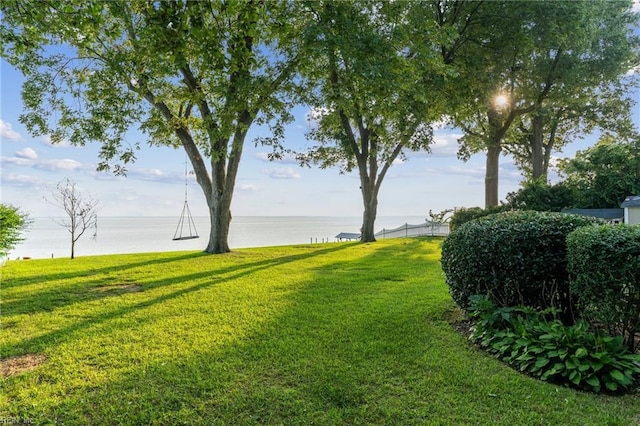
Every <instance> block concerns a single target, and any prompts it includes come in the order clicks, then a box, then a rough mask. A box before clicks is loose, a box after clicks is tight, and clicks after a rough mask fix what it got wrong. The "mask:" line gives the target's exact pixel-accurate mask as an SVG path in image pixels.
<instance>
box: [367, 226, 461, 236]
mask: <svg viewBox="0 0 640 426" xmlns="http://www.w3.org/2000/svg"><path fill="white" fill-rule="evenodd" d="M375 235H376V238H381V239H385V238H408V237H435V236H438V237H445V236H447V235H449V224H447V223H435V222H425V223H421V224H420V225H410V224H408V223H405V224H404V225H402V226H399V227H397V228H393V229H385V228H383V229H382V230H381V231H378V232H376V234H375Z"/></svg>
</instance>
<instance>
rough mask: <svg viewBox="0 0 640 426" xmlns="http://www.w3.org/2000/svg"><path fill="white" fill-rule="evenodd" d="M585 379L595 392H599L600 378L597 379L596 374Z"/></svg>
mask: <svg viewBox="0 0 640 426" xmlns="http://www.w3.org/2000/svg"><path fill="white" fill-rule="evenodd" d="M585 381H586V382H587V383H588V384H589V386H591V387H592V388H593V390H594V391H595V392H600V379H598V378H597V377H596V376H591V377H589V378H588V379H586V380H585Z"/></svg>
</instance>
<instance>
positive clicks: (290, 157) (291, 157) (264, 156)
mask: <svg viewBox="0 0 640 426" xmlns="http://www.w3.org/2000/svg"><path fill="white" fill-rule="evenodd" d="M255 157H256V158H257V159H259V160H261V161H264V162H265V163H281V164H295V165H297V164H298V160H296V156H295V154H292V153H290V152H287V153H284V154H283V155H282V158H280V159H275V160H270V159H269V153H268V152H256V154H255Z"/></svg>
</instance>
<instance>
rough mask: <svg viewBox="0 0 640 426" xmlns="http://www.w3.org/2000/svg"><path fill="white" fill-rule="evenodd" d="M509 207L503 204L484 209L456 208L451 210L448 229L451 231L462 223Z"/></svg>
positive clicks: (506, 209) (504, 210)
mask: <svg viewBox="0 0 640 426" xmlns="http://www.w3.org/2000/svg"><path fill="white" fill-rule="evenodd" d="M510 209H511V207H509V206H507V205H504V204H502V205H499V206H489V207H487V208H486V209H482V208H480V207H468V208H467V207H461V208H457V209H455V210H454V211H453V215H452V216H451V220H450V221H449V229H451V230H452V231H453V230H454V229H456V228H457V227H459V226H460V225H462V224H464V223H467V222H470V221H472V220H475V219H479V218H481V217H485V216H489V215H492V214H496V213H502V212H506V211H508V210H510Z"/></svg>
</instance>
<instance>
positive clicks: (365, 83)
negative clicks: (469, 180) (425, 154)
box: [299, 1, 445, 242]
mask: <svg viewBox="0 0 640 426" xmlns="http://www.w3.org/2000/svg"><path fill="white" fill-rule="evenodd" d="M416 5H418V4H407V3H399V4H398V3H389V2H382V1H381V2H351V3H349V2H325V3H323V4H321V5H320V7H319V8H318V9H317V10H316V11H315V13H316V22H315V24H314V25H313V26H312V27H310V31H309V36H310V39H309V42H310V43H312V44H313V45H314V46H315V47H316V48H315V52H316V56H315V57H314V61H313V63H314V64H315V65H314V66H312V67H309V68H308V69H306V72H305V73H304V75H305V77H306V81H307V83H308V87H309V89H308V90H307V91H306V97H305V99H304V101H305V102H306V103H307V104H309V105H310V106H311V108H312V111H313V113H312V114H311V115H312V117H311V119H312V122H313V123H314V127H313V128H312V129H311V131H310V132H309V134H308V138H309V139H310V140H313V141H315V142H316V145H315V146H312V147H311V148H310V149H309V150H308V151H306V152H304V153H299V159H301V161H302V162H303V163H305V164H309V163H316V164H319V165H320V167H322V168H326V167H331V166H335V165H338V166H339V167H340V169H341V172H350V171H352V170H357V172H358V175H359V178H360V182H359V183H360V192H361V195H362V202H363V218H362V227H361V241H363V242H371V241H375V232H374V231H375V230H374V225H375V220H376V215H377V209H378V195H379V191H380V188H381V186H382V183H383V181H384V178H385V176H386V175H387V172H388V171H389V168H390V167H391V166H392V164H393V162H394V161H395V160H397V159H399V158H404V156H405V154H404V151H405V150H406V151H417V150H428V148H429V145H430V143H431V142H432V137H433V131H432V127H431V124H430V123H431V122H433V121H435V120H437V119H439V118H440V117H441V115H442V113H443V105H442V102H441V99H442V98H441V97H439V96H435V95H434V94H433V93H427V91H426V90H421V89H422V88H423V87H425V86H426V85H427V84H428V81H427V80H428V79H429V78H434V77H439V78H441V79H442V78H443V74H444V70H445V68H444V64H443V61H442V58H441V56H440V54H439V52H438V51H436V50H435V49H432V46H431V45H429V46H425V44H424V43H421V42H420V41H421V40H423V39H424V38H425V37H426V38H428V37H433V36H434V35H433V33H435V32H436V31H437V28H436V27H435V26H434V25H432V24H431V23H430V21H422V22H420V23H419V25H420V31H418V30H417V27H416V26H414V25H413V24H416V23H417V21H418V20H417V19H416V18H415V16H413V15H412V12H424V11H421V10H418V8H417V7H416ZM412 19H415V21H412ZM421 33H422V34H421ZM427 47H428V48H427Z"/></svg>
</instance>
